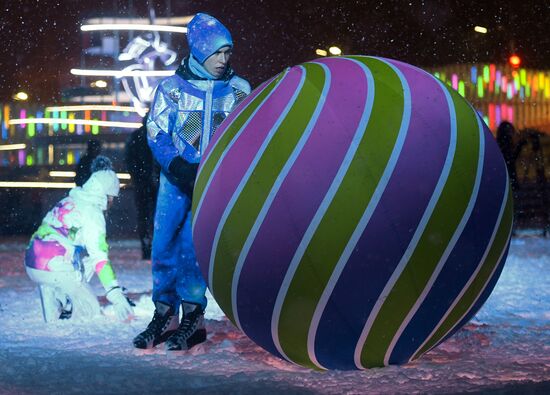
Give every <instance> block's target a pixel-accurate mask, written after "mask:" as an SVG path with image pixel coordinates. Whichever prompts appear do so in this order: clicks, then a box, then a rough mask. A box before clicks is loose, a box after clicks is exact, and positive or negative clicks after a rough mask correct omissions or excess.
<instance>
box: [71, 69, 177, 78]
mask: <svg viewBox="0 0 550 395" xmlns="http://www.w3.org/2000/svg"><path fill="white" fill-rule="evenodd" d="M175 72H176V70H94V69H71V74H73V75H83V76H88V77H115V78H124V77H169V76H171V75H173V74H174V73H175Z"/></svg>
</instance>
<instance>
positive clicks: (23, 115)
mask: <svg viewBox="0 0 550 395" xmlns="http://www.w3.org/2000/svg"><path fill="white" fill-rule="evenodd" d="M19 118H21V119H26V118H27V111H26V110H25V109H21V110H20V111H19ZM26 127H27V124H26V123H22V124H21V128H22V129H25V128H26Z"/></svg>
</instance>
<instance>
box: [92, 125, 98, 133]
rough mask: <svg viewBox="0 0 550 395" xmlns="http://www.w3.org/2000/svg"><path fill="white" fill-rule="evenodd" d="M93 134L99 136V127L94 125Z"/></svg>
mask: <svg viewBox="0 0 550 395" xmlns="http://www.w3.org/2000/svg"><path fill="white" fill-rule="evenodd" d="M92 134H99V126H97V125H92Z"/></svg>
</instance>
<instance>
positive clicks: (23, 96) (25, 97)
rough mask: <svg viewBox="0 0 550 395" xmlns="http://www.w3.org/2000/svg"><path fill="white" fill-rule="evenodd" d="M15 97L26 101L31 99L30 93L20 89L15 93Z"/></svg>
mask: <svg viewBox="0 0 550 395" xmlns="http://www.w3.org/2000/svg"><path fill="white" fill-rule="evenodd" d="M13 99H14V100H17V101H26V100H28V99H29V95H28V94H27V93H26V92H23V91H20V92H17V93H16V94H15V95H13Z"/></svg>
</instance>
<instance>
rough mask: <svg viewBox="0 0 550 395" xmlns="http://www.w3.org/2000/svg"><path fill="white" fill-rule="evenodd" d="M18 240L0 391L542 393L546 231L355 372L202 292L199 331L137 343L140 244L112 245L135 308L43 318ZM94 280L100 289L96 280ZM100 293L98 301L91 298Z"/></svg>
mask: <svg viewBox="0 0 550 395" xmlns="http://www.w3.org/2000/svg"><path fill="white" fill-rule="evenodd" d="M25 242H26V241H23V240H9V241H3V242H2V243H0V335H1V336H0V394H13V393H23V394H41V393H43V394H50V393H64V394H65V393H67V394H87V393H103V394H116V393H121V394H122V393H124V394H131V393H193V394H212V393H223V394H257V393H262V395H264V394H280V393H285V394H317V393H319V394H342V393H347V394H364V393H403V394H405V393H406V394H409V393H457V392H492V391H496V392H498V393H540V394H543V393H550V248H549V247H550V241H549V240H546V239H542V238H517V239H514V240H513V242H512V246H511V248H510V255H509V258H508V262H507V264H506V266H505V268H504V271H503V273H502V276H501V278H500V281H499V283H498V284H497V287H496V288H495V290H494V292H493V294H492V295H491V297H490V298H489V300H488V301H487V303H486V304H485V306H484V307H483V308H482V310H481V311H480V312H479V313H478V314H477V316H476V317H475V319H474V320H473V321H472V322H470V323H469V324H468V325H467V326H466V327H465V328H463V329H462V330H461V331H459V332H458V333H457V334H456V335H455V336H453V337H452V338H451V339H449V340H448V341H447V342H446V343H444V344H442V345H441V346H439V347H438V348H436V349H434V350H432V351H431V352H429V353H428V354H426V355H425V356H424V357H422V358H421V359H420V360H419V361H416V362H415V363H412V364H409V365H407V366H401V367H395V366H392V367H388V368H382V369H371V370H369V371H364V372H338V371H333V372H314V371H310V370H307V369H304V368H301V367H297V366H294V365H291V364H289V363H287V362H285V361H281V360H279V359H278V358H276V357H273V356H271V355H270V354H268V353H266V352H265V351H263V350H262V349H260V348H259V347H257V346H256V345H255V344H254V343H252V342H251V341H250V340H248V339H247V338H246V337H245V336H244V335H243V334H241V333H240V332H239V331H237V330H236V329H235V328H233V326H232V325H231V324H230V323H229V322H228V321H227V320H226V319H225V318H224V316H223V313H222V312H221V310H220V309H219V307H218V306H217V305H216V303H215V302H214V301H213V300H212V299H210V302H209V307H208V310H207V315H206V317H207V319H208V321H207V328H208V331H209V337H208V341H207V342H206V343H204V344H201V345H199V346H197V347H196V348H194V349H192V350H191V351H188V352H170V353H167V352H166V351H164V349H163V348H162V347H158V348H157V349H154V350H148V351H143V350H136V349H134V348H133V347H132V338H133V337H134V336H135V335H136V334H137V333H139V332H140V331H141V330H143V329H144V328H145V326H146V325H147V323H148V322H149V320H150V318H151V316H152V312H153V304H152V302H151V300H150V293H151V274H150V269H151V267H150V264H149V263H148V262H145V261H141V260H140V259H139V254H140V250H139V245H138V243H137V242H134V241H121V242H116V243H113V245H112V247H113V248H112V254H111V256H112V260H113V263H114V266H115V270H116V271H117V274H118V277H119V280H120V283H121V284H122V285H124V286H125V287H127V288H128V290H129V292H130V295H131V296H132V297H133V298H134V300H135V301H136V302H137V306H136V313H137V318H136V319H135V320H134V321H132V322H130V323H119V322H117V321H116V320H115V318H114V316H113V312H112V311H111V309H110V308H109V306H106V308H105V315H104V316H100V317H97V318H96V319H95V320H93V321H91V322H90V321H88V322H82V321H75V320H68V321H61V322H59V323H55V324H49V325H46V324H45V323H44V322H43V321H42V317H41V312H40V306H39V299H38V291H37V290H36V289H35V287H34V284H33V283H32V282H30V281H29V280H28V279H27V277H26V274H25V271H24V268H23V266H22V262H23V250H24V248H25ZM93 286H94V289H95V290H96V291H97V293H98V294H100V293H101V286H100V284H99V282H97V281H94V282H93ZM102 301H103V302H105V301H104V300H103V299H102Z"/></svg>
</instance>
